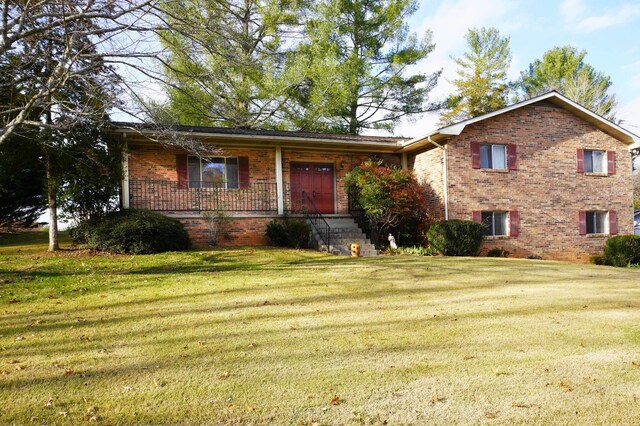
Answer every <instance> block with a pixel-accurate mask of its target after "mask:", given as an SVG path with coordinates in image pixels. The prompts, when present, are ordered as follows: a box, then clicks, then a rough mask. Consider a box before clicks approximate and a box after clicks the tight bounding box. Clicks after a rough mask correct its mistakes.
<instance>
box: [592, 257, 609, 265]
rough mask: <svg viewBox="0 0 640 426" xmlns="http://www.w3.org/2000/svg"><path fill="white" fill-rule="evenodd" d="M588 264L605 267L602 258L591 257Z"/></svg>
mask: <svg viewBox="0 0 640 426" xmlns="http://www.w3.org/2000/svg"><path fill="white" fill-rule="evenodd" d="M589 262H591V263H593V264H594V265H606V263H604V256H591V257H590V258H589Z"/></svg>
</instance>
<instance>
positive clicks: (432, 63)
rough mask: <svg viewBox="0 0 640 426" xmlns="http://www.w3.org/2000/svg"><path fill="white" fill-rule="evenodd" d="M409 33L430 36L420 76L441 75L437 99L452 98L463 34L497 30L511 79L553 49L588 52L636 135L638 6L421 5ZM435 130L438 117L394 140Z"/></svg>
mask: <svg viewBox="0 0 640 426" xmlns="http://www.w3.org/2000/svg"><path fill="white" fill-rule="evenodd" d="M409 25H410V27H411V29H412V31H415V32H417V33H418V34H422V33H424V31H426V30H427V29H430V30H432V31H433V36H434V42H435V43H436V49H435V51H434V52H433V53H432V54H431V55H430V56H429V57H428V58H427V59H426V60H425V61H424V62H423V63H422V64H421V65H420V66H419V68H420V69H422V70H425V71H434V70H437V69H440V68H442V69H443V70H444V72H443V77H442V78H441V80H440V82H439V84H438V87H437V88H436V89H435V90H434V91H433V92H432V93H433V95H434V97H435V98H439V99H442V98H444V96H446V95H447V94H448V93H450V92H451V91H452V90H453V88H452V86H451V84H450V83H448V82H447V79H449V80H450V79H453V78H454V77H455V70H456V66H455V64H454V63H453V61H452V60H451V58H450V57H451V55H453V56H459V55H460V54H461V53H463V52H464V51H465V48H466V43H465V40H464V36H465V34H466V32H467V30H468V29H469V28H472V27H476V28H479V27H483V26H486V27H496V28H498V29H499V30H500V32H501V33H502V34H503V35H509V36H511V51H512V54H513V61H512V66H511V69H510V72H509V74H510V78H513V79H515V78H516V77H517V76H518V75H519V72H520V71H521V70H523V69H525V68H526V67H527V66H528V65H529V63H531V62H532V61H533V60H535V59H536V58H540V57H542V54H543V53H544V52H545V51H546V50H548V49H550V48H552V47H554V46H562V45H565V44H570V45H573V46H575V47H576V48H578V49H585V50H586V51H587V56H586V58H585V60H586V62H588V63H590V64H591V65H593V66H594V67H595V68H596V69H597V70H599V71H603V72H604V73H606V74H608V75H610V76H611V77H612V80H613V92H614V93H615V94H616V96H617V98H618V107H617V117H618V118H619V119H622V120H624V122H623V126H624V127H626V128H627V129H628V130H630V131H632V132H634V133H636V134H640V37H639V34H640V32H639V31H638V26H639V25H640V0H621V1H610V0H608V1H596V0H562V1H550V0H419V9H418V11H417V12H416V13H415V15H413V16H412V17H411V19H410V21H409ZM436 122H437V116H435V115H434V116H424V117H422V118H420V119H419V120H418V121H417V122H416V123H413V124H409V123H405V124H403V125H402V126H400V127H399V128H398V129H397V131H396V133H398V134H402V135H406V136H417V135H419V134H421V133H424V132H426V131H429V130H432V129H433V128H435V127H436Z"/></svg>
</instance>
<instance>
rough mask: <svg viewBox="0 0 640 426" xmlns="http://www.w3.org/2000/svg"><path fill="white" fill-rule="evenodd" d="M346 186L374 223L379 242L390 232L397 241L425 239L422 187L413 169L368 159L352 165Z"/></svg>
mask: <svg viewBox="0 0 640 426" xmlns="http://www.w3.org/2000/svg"><path fill="white" fill-rule="evenodd" d="M344 182H345V188H346V190H347V192H349V194H351V196H352V197H355V198H356V200H357V201H358V203H359V204H360V206H362V209H363V210H364V212H365V213H366V215H367V217H368V218H369V221H370V223H371V225H372V226H373V227H375V231H376V232H375V233H376V234H377V236H378V239H379V242H383V241H386V239H387V235H388V234H389V233H392V234H393V235H394V236H395V237H396V242H397V243H398V245H400V244H402V245H403V246H406V245H414V244H422V243H423V242H424V233H425V231H426V229H427V228H428V226H427V225H428V222H429V215H428V210H427V202H426V199H425V191H424V188H423V187H422V186H420V184H419V183H418V181H417V180H416V178H415V176H414V175H413V172H412V171H410V170H402V169H400V168H397V167H389V166H385V165H383V164H382V161H373V160H369V161H367V162H365V163H362V164H361V165H360V166H358V167H355V168H353V169H351V170H350V171H349V172H348V173H347V174H346V176H345V179H344Z"/></svg>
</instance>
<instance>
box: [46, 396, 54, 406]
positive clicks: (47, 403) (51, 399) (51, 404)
mask: <svg viewBox="0 0 640 426" xmlns="http://www.w3.org/2000/svg"><path fill="white" fill-rule="evenodd" d="M44 406H45V407H53V398H51V397H49V400H48V401H47V402H45V403H44Z"/></svg>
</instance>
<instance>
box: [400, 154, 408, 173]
mask: <svg viewBox="0 0 640 426" xmlns="http://www.w3.org/2000/svg"><path fill="white" fill-rule="evenodd" d="M401 155H402V157H401V158H402V170H407V169H408V168H409V161H408V159H407V153H406V152H403V153H402V154H401Z"/></svg>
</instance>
